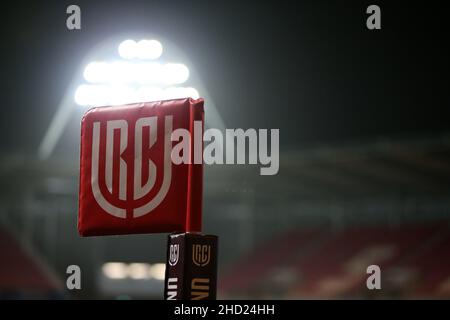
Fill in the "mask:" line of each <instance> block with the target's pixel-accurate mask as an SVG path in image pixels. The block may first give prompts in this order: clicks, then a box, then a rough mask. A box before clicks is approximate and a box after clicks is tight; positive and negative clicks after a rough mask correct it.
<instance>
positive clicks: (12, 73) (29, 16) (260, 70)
mask: <svg viewBox="0 0 450 320" xmlns="http://www.w3.org/2000/svg"><path fill="white" fill-rule="evenodd" d="M241 2H242V1H221V2H218V1H95V2H94V1H92V2H87V1H53V2H50V1H30V2H24V1H14V2H11V3H10V4H9V5H6V4H5V5H3V4H2V9H1V15H2V18H1V20H0V21H1V22H0V23H1V39H2V50H1V59H0V61H1V65H2V68H1V70H2V72H1V76H0V77H1V91H0V92H1V102H2V103H1V104H2V105H1V107H0V112H1V117H0V136H1V144H0V154H7V153H12V152H24V153H27V154H33V153H36V152H37V148H38V146H39V143H40V140H41V139H42V137H43V135H44V133H45V130H46V128H47V127H48V125H49V123H50V120H51V117H52V115H53V113H54V112H55V110H56V109H57V107H58V103H59V102H60V100H61V98H62V97H63V95H64V92H65V90H66V89H67V86H68V84H69V83H70V81H71V79H72V77H73V75H74V73H75V72H76V69H77V68H78V65H79V63H80V61H81V59H82V58H83V55H84V54H85V53H86V52H87V51H88V50H89V49H90V48H92V47H93V46H94V45H95V44H96V43H97V42H99V41H102V40H103V39H105V38H107V37H110V36H114V35H117V34H122V33H128V32H130V33H132V32H140V33H142V32H146V31H148V32H150V33H152V34H160V35H161V36H163V37H164V38H168V39H171V40H172V41H173V42H175V43H177V44H178V45H179V46H180V47H181V48H183V49H184V50H185V52H186V53H187V54H188V55H189V57H190V58H191V60H192V62H193V63H194V64H195V66H196V68H197V70H198V71H199V72H200V74H201V76H202V78H203V81H204V82H205V83H206V84H207V88H208V91H209V92H210V94H211V96H212V97H213V98H214V100H215V102H216V105H217V107H218V109H219V111H220V112H221V114H222V116H223V118H224V120H225V122H226V125H227V127H228V128H279V129H280V139H281V141H280V142H281V145H282V147H283V148H285V149H289V148H294V149H295V148H298V147H299V146H303V145H310V144H313V145H315V144H322V143H327V144H328V143H339V142H343V141H344V142H347V141H356V140H358V141H360V140H363V141H364V140H365V139H373V138H377V137H393V138H395V137H398V136H402V137H403V136H408V137H410V136H411V137H416V136H426V135H430V134H436V133H437V134H439V133H444V132H448V131H450V130H449V129H450V121H449V118H448V115H449V112H448V111H447V110H448V108H449V90H448V87H449V86H448V83H449V81H448V75H449V71H450V70H449V69H450V68H449V49H448V39H449V37H448V31H449V27H448V13H447V12H446V11H445V10H444V6H443V3H444V2H442V3H441V4H439V3H438V2H434V1H426V2H423V3H422V4H413V3H411V2H410V1H388V2H386V3H385V2H380V1H375V2H372V1H371V2H367V1H354V2H349V1H286V2H275V1H274V2H263V1H249V2H246V3H245V4H244V3H241ZM392 2H395V4H393V3H392ZM69 4H78V5H79V6H80V7H81V11H82V29H81V30H78V31H68V30H67V29H66V18H67V14H66V12H65V11H66V7H67V6H68V5H69ZM370 4H378V5H379V6H380V7H381V12H382V29H381V30H375V31H370V30H368V29H367V28H366V19H367V16H368V15H367V14H366V13H365V11H366V8H367V6H368V5H370ZM77 143H78V141H75V144H74V145H77Z"/></svg>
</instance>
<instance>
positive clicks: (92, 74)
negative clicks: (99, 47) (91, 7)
mask: <svg viewBox="0 0 450 320" xmlns="http://www.w3.org/2000/svg"><path fill="white" fill-rule="evenodd" d="M118 50H119V54H120V56H121V57H122V58H123V60H115V61H93V62H90V63H88V64H87V66H86V68H85V69H84V71H83V77H84V80H86V82H87V83H86V84H82V85H80V86H78V88H77V89H76V90H75V97H74V98H75V102H76V103H77V104H78V105H80V106H94V107H95V106H106V105H120V104H127V103H134V102H143V101H155V100H166V99H177V98H186V97H191V98H194V99H197V98H198V97H199V93H198V91H197V89H195V88H192V87H177V85H180V84H183V83H185V82H186V81H187V80H188V79H189V68H188V67H187V66H186V65H184V64H182V63H160V62H156V61H152V62H149V61H143V60H145V59H156V58H159V57H160V56H161V54H162V45H161V43H160V42H159V41H157V40H141V41H139V42H136V41H134V40H125V41H123V42H122V43H121V44H120V45H119V48H118ZM130 59H133V60H132V61H129V60H130Z"/></svg>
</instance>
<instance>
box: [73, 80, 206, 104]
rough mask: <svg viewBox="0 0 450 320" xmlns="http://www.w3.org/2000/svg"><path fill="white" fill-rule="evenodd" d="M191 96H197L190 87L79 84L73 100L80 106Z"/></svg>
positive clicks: (196, 92)
mask: <svg viewBox="0 0 450 320" xmlns="http://www.w3.org/2000/svg"><path fill="white" fill-rule="evenodd" d="M185 97H191V98H194V99H198V98H199V93H198V91H197V90H196V89H195V88H192V87H167V88H161V87H157V86H155V87H152V86H149V87H146V86H140V87H137V88H135V87H133V86H128V85H111V86H107V85H94V84H92V85H89V84H83V85H80V86H79V87H78V88H77V90H76V91H75V102H76V103H77V104H78V105H80V106H93V107H95V106H106V105H120V104H126V103H134V102H142V101H156V100H167V99H177V98H185Z"/></svg>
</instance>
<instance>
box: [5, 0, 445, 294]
mask: <svg viewBox="0 0 450 320" xmlns="http://www.w3.org/2000/svg"><path fill="white" fill-rule="evenodd" d="M69 4H71V3H64V2H54V3H52V2H30V3H24V2H21V3H19V4H17V7H15V8H14V10H12V11H10V13H9V15H8V16H7V17H5V19H2V25H3V26H2V29H3V31H6V32H5V34H4V35H3V36H2V40H3V41H4V42H5V43H6V44H7V48H8V50H6V49H5V50H3V52H2V53H1V55H2V59H1V60H2V64H3V66H2V70H3V72H2V75H1V79H2V82H1V84H2V91H1V97H2V104H3V106H2V108H1V111H0V112H1V125H0V136H1V139H2V140H1V141H2V143H1V145H0V177H1V179H0V298H4V299H21V298H44V299H78V298H80V299H98V298H117V299H128V298H155V299H159V298H161V297H162V291H163V274H164V267H163V265H162V264H163V263H164V260H165V250H166V235H133V236H120V237H97V238H80V237H79V236H78V234H77V230H76V224H77V211H78V208H77V205H78V203H77V202H78V197H77V192H78V165H79V162H78V157H79V123H80V119H81V115H82V114H83V112H84V111H85V110H86V108H85V107H80V106H78V105H77V104H76V103H75V101H74V99H73V97H74V92H75V90H74V89H75V88H76V86H77V85H80V84H81V83H82V82H81V81H82V70H83V68H84V67H85V65H86V64H85V62H86V61H87V60H86V59H91V58H92V57H93V58H95V59H108V58H110V56H109V55H111V54H112V55H114V54H116V55H117V52H115V51H114V50H116V47H117V44H118V43H120V41H122V40H125V39H129V38H131V39H136V40H139V39H141V38H147V37H150V38H151V39H152V37H156V38H158V39H159V40H161V42H162V44H163V46H166V45H169V44H170V43H171V44H173V45H172V46H170V45H169V46H168V47H167V52H166V51H164V55H165V56H164V57H165V59H169V60H170V59H172V60H176V61H179V62H182V63H185V64H187V65H188V67H189V68H190V70H191V78H190V81H191V83H190V85H192V86H194V87H195V88H197V89H198V92H199V94H200V96H205V95H206V96H207V100H206V105H207V109H206V112H207V114H209V117H211V114H214V116H213V117H212V118H210V119H209V120H208V122H209V125H210V126H220V123H221V121H223V123H224V125H225V126H226V127H227V128H279V129H280V139H281V141H280V143H281V148H280V171H279V174H278V175H276V176H260V175H259V169H258V167H257V166H245V165H239V166H207V167H205V181H204V201H205V204H204V223H205V226H204V231H205V232H207V233H213V234H217V235H218V236H219V241H220V244H219V245H220V251H219V252H220V256H219V263H220V266H219V297H220V298H276V299H297V298H306V299H309V298H321V299H322V298H345V299H351V298H405V299H409V298H450V197H449V194H450V193H449V192H450V125H449V124H448V121H447V119H448V111H447V110H446V109H447V108H448V105H449V97H448V86H447V83H448V81H443V80H442V79H446V77H448V71H449V64H448V53H449V52H448V48H445V47H444V45H443V43H441V42H443V41H442V39H445V35H446V31H445V29H444V27H442V23H443V22H444V21H445V19H444V18H443V16H442V15H443V13H442V12H439V10H438V11H436V7H435V6H431V5H430V6H429V7H427V8H420V10H418V8H417V7H413V6H403V5H402V4H401V3H399V4H398V7H397V6H394V5H393V4H391V5H389V6H388V5H387V4H386V5H384V4H381V7H382V10H383V12H386V14H384V13H383V25H384V26H386V27H383V28H384V29H383V30H382V32H379V33H378V34H374V33H370V32H369V31H367V29H365V8H366V7H367V5H368V4H369V3H367V4H366V3H365V2H355V3H353V5H352V6H349V7H345V8H344V7H343V6H342V5H341V4H340V3H339V2H325V3H323V4H321V5H319V4H314V3H313V2H310V3H308V2H299V3H283V4H276V5H275V4H273V3H267V4H266V3H263V2H258V3H251V2H250V3H247V4H239V3H237V2H236V3H232V2H231V3H230V2H227V3H221V4H219V3H216V4H211V3H209V2H203V1H195V2H193V3H187V2H177V1H173V2H172V1H171V2H158V1H154V2H148V1H132V2H128V3H127V4H126V5H125V4H123V3H119V2H114V1H112V2H99V3H96V4H95V5H94V4H89V3H87V2H83V1H81V2H79V3H78V4H79V6H80V7H81V11H82V30H79V31H68V30H67V29H66V28H65V19H66V17H67V15H66V14H65V9H66V7H67V6H68V5H69ZM274 6H275V7H274ZM414 18H416V20H417V21H422V22H426V23H422V24H421V26H420V28H418V27H414V26H411V25H409V24H408V21H411V20H414ZM164 39H165V40H166V41H164ZM440 41H441V42H440ZM99 44H101V45H102V46H101V50H100V49H98V47H99ZM94 48H95V49H94ZM170 48H172V50H171V49H170ZM105 52H107V54H108V56H105ZM114 52H115V53H114ZM67 97H69V98H67ZM208 106H210V108H211V106H213V109H212V111H211V109H210V110H208ZM60 109H61V110H65V112H66V115H67V117H66V120H67V122H66V123H65V124H64V126H62V127H61V128H60V129H61V134H58V139H57V142H56V144H55V146H54V149H52V151H51V152H50V153H49V154H48V156H46V157H42V154H40V152H39V151H40V145H41V144H42V141H43V139H44V137H45V136H46V133H47V132H48V128H49V127H50V126H51V123H52V119H54V117H55V114H57V113H58V110H60ZM208 112H209V113H208ZM72 264H75V265H79V266H80V268H81V271H82V290H72V291H69V290H67V288H66V284H65V281H66V278H67V274H66V268H67V266H69V265H72ZM371 264H377V265H379V266H380V267H381V270H382V290H374V291H369V290H367V288H366V284H365V282H366V278H367V274H366V272H365V269H366V267H367V266H368V265H371Z"/></svg>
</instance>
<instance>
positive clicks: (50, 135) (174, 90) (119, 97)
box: [39, 39, 225, 159]
mask: <svg viewBox="0 0 450 320" xmlns="http://www.w3.org/2000/svg"><path fill="white" fill-rule="evenodd" d="M119 43H120V44H119V46H118V47H116V48H117V49H118V53H119V56H120V58H118V57H117V55H114V54H113V55H111V56H105V57H104V59H105V60H103V61H98V60H97V61H89V60H86V61H84V63H83V65H84V66H85V68H84V70H83V69H82V78H83V79H84V80H85V81H82V83H80V80H79V78H78V77H75V78H74V79H73V81H72V83H71V84H70V86H69V89H68V90H67V91H66V93H65V95H64V96H63V99H62V100H61V102H60V103H59V107H58V110H57V111H56V113H55V115H54V116H53V119H52V121H51V123H50V125H49V127H48V129H47V131H46V133H45V135H44V137H43V139H42V141H41V143H40V145H39V157H40V159H47V158H48V157H49V156H50V155H51V153H52V151H53V149H54V147H55V145H56V143H57V142H58V140H59V138H60V137H61V135H62V133H63V132H64V128H65V126H66V124H67V123H68V121H69V120H70V116H71V114H72V110H73V105H74V102H75V103H76V104H77V105H80V106H83V107H86V106H92V107H95V106H107V105H118V104H126V103H133V102H146V101H155V100H166V99H176V98H186V97H191V98H194V99H196V98H198V97H199V92H198V91H197V89H196V88H194V87H192V86H191V84H189V83H188V82H189V80H190V70H189V68H188V67H187V66H186V65H185V64H183V63H175V61H171V62H172V63H161V62H158V61H156V59H158V58H160V57H161V55H162V53H163V46H162V45H161V43H160V42H159V41H157V40H146V39H144V40H140V41H135V40H132V39H128V40H125V41H122V42H119ZM169 44H170V42H169ZM169 47H170V48H171V50H170V51H171V52H173V53H175V55H174V56H179V57H181V58H182V59H186V61H185V62H186V64H187V65H189V64H188V63H187V62H188V61H189V60H188V59H187V57H186V56H185V55H184V54H183V52H182V50H180V49H179V48H178V47H177V46H176V45H175V44H170V45H169ZM98 49H99V48H98ZM98 49H96V50H95V51H94V50H93V51H92V53H95V54H94V55H95V56H96V57H98V53H99V52H103V51H106V50H109V49H110V45H109V44H106V42H105V44H103V45H102V46H101V50H98ZM94 55H92V56H94ZM114 59H115V60H114ZM149 60H153V61H149ZM193 74H194V75H196V72H195V70H194V73H193ZM194 78H195V79H197V80H195V81H196V85H198V86H200V89H201V91H202V96H204V97H205V98H207V99H208V115H207V118H208V121H209V123H210V124H214V127H216V128H225V125H224V123H223V119H222V117H221V116H220V114H219V112H218V111H217V108H216V107H215V105H214V102H213V100H212V99H211V97H209V95H208V93H207V91H206V88H205V87H204V86H202V83H201V82H198V76H197V77H195V76H194ZM83 82H84V83H83ZM179 85H183V87H181V86H180V87H179Z"/></svg>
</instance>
